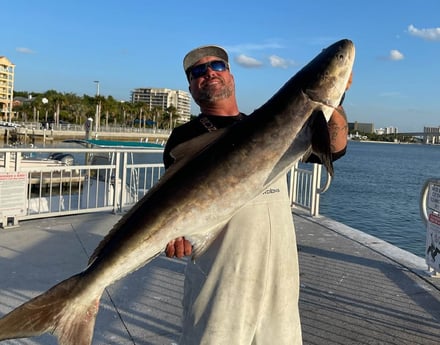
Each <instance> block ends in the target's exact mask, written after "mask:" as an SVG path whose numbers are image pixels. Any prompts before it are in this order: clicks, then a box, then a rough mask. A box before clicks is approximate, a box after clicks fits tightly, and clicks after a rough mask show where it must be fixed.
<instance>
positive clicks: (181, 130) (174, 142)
mask: <svg viewBox="0 0 440 345" xmlns="http://www.w3.org/2000/svg"><path fill="white" fill-rule="evenodd" d="M245 117H246V115H244V114H239V115H236V116H216V115H204V114H200V115H199V116H197V118H195V119H192V120H191V121H189V122H187V123H185V124H183V125H181V126H179V127H176V128H175V129H174V130H173V132H172V133H171V135H170V137H169V138H168V141H167V143H166V145H165V150H164V152H163V162H164V164H165V168H168V167H169V166H170V165H171V164H172V163H173V162H174V159H173V157H171V155H170V152H171V150H172V149H173V148H175V147H176V146H178V145H179V144H181V143H184V142H185V141H188V140H191V139H192V138H195V137H197V136H199V135H202V134H204V133H206V132H209V131H210V129H211V130H216V129H219V128H225V127H229V126H231V125H232V124H234V123H235V122H238V121H241V120H243V119H244V118H245ZM202 118H205V119H208V121H206V122H205V124H203V123H202V121H201V119H202Z"/></svg>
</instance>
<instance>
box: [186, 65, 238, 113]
mask: <svg viewBox="0 0 440 345" xmlns="http://www.w3.org/2000/svg"><path fill="white" fill-rule="evenodd" d="M216 60H219V58H217V57H215V56H207V57H204V58H202V59H200V60H199V61H197V63H196V64H195V65H194V66H197V65H200V64H203V63H206V62H209V61H216ZM189 78H190V83H189V90H190V92H191V95H192V96H193V98H194V100H195V101H196V103H197V104H199V105H200V104H208V103H215V102H217V101H219V100H223V99H227V98H229V97H231V96H233V95H234V88H235V84H234V77H233V76H232V74H231V73H230V72H229V69H226V70H224V71H214V70H213V69H212V68H210V67H208V68H207V71H206V73H205V74H204V75H202V76H201V77H198V78H194V77H193V76H192V75H191V74H190V76H189Z"/></svg>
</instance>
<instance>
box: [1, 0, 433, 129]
mask: <svg viewBox="0 0 440 345" xmlns="http://www.w3.org/2000/svg"><path fill="white" fill-rule="evenodd" d="M3 8H4V9H5V7H3ZM6 8H7V11H4V12H3V11H2V28H3V30H6V32H3V34H2V44H1V49H0V56H2V55H3V56H6V57H7V58H8V59H9V60H10V61H11V62H12V63H14V64H15V65H16V67H15V89H16V90H18V91H34V92H43V91H46V90H50V89H53V90H57V91H59V92H66V93H67V92H71V93H75V94H77V95H80V96H82V95H83V94H88V95H94V94H95V92H96V84H95V83H94V81H95V80H99V83H100V93H101V94H102V95H105V96H107V95H112V96H113V97H115V98H116V99H120V100H128V99H129V98H130V91H131V90H133V89H134V88H138V87H165V88H171V89H180V90H187V89H188V85H187V81H186V78H185V76H184V73H183V71H182V58H183V56H184V55H185V54H186V53H187V51H189V50H190V49H192V48H194V47H197V46H200V45H204V44H217V45H222V46H224V47H225V48H226V49H227V50H228V51H229V54H230V59H231V68H232V72H233V74H234V76H235V80H236V86H237V96H238V101H239V106H240V109H241V110H242V111H243V112H245V113H250V112H252V111H253V110H254V109H255V108H257V107H259V106H260V105H262V104H263V103H264V102H265V101H266V100H268V99H269V98H270V97H271V96H272V95H273V93H275V92H276V91H277V90H278V89H279V88H280V87H281V86H282V85H283V84H284V83H285V82H286V81H287V80H288V79H289V78H290V77H291V76H292V75H294V74H295V73H296V72H297V71H298V70H299V69H300V68H301V67H302V66H303V65H305V64H306V63H307V62H308V61H310V60H311V59H312V58H313V57H314V56H315V55H316V54H318V53H319V52H320V51H321V49H322V48H324V47H326V46H327V45H330V44H331V43H333V42H335V41H337V40H339V39H342V38H349V39H351V40H353V41H354V43H355V45H356V49H357V52H356V62H355V66H354V79H353V86H352V88H351V89H350V91H349V92H348V94H347V97H346V101H345V103H344V104H345V108H346V111H347V113H348V116H349V121H358V122H373V123H374V124H375V127H376V128H380V127H387V126H394V127H398V128H399V131H400V132H404V131H421V130H423V126H439V125H440V86H439V84H440V16H439V13H440V1H438V0H428V1H424V0H421V1H405V0H380V1H378V0H371V1H362V2H361V1H359V2H358V1H347V0H333V1H327V0H314V1H305V0H301V1H296V0H284V1H280V0H272V1H270V2H269V1H263V2H261V3H260V2H258V1H255V0H253V1H249V0H240V1H238V0H233V1H191V0H187V1H179V0H168V1H163V2H162V1H147V0H125V1H114V0H107V1H90V0H89V1H84V0H75V1H52V0H51V1H48V0H41V1H37V2H35V1H31V0H28V1H24V0H14V1H10V2H8V5H7V6H6ZM192 112H193V113H194V114H197V113H198V109H197V107H196V106H193V108H192Z"/></svg>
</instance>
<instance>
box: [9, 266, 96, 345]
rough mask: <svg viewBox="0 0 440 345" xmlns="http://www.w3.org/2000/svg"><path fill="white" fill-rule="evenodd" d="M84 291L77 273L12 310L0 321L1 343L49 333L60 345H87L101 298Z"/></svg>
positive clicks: (90, 339) (90, 340)
mask: <svg viewBox="0 0 440 345" xmlns="http://www.w3.org/2000/svg"><path fill="white" fill-rule="evenodd" d="M83 290H84V289H83V288H82V284H81V274H78V275H75V276H73V277H71V278H69V279H66V280H64V281H62V282H61V283H59V284H57V285H55V286H54V287H52V288H51V289H49V290H48V291H47V292H45V293H43V294H41V295H39V296H37V297H35V298H33V299H31V300H30V301H28V302H26V303H24V304H22V305H21V306H19V307H17V308H16V309H14V310H12V311H11V312H10V313H9V314H6V315H5V316H3V317H2V318H1V319H0V341H2V340H6V339H15V338H25V337H32V336H37V335H41V334H43V333H52V334H53V335H55V336H56V337H57V338H58V344H60V345H90V344H91V342H92V337H93V328H94V325H95V319H96V315H97V313H98V308H99V300H100V298H101V295H99V296H97V297H96V296H94V297H92V296H87V295H86V294H84V293H82V292H83ZM101 293H102V292H101Z"/></svg>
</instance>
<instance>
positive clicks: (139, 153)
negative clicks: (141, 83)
mask: <svg viewBox="0 0 440 345" xmlns="http://www.w3.org/2000/svg"><path fill="white" fill-rule="evenodd" d="M162 153H163V150H158V149H145V148H142V149H135V148H133V147H130V148H70V147H69V148H38V150H36V149H32V148H13V149H7V148H3V149H0V225H1V226H2V227H12V226H15V225H17V224H18V220H26V219H33V218H44V217H53V216H62V215H71V214H78V213H87V212H97V211H111V212H114V213H116V212H121V211H122V210H123V209H126V208H128V207H131V206H132V205H134V204H135V203H136V202H137V201H138V200H139V199H140V198H141V197H142V196H143V195H145V194H146V193H147V191H148V190H149V189H150V188H151V187H152V186H153V185H154V184H155V183H156V182H157V181H158V180H159V178H160V177H161V176H162V174H163V172H164V167H163V164H162ZM287 178H288V181H289V192H290V200H291V205H292V207H296V208H301V209H305V210H306V211H308V212H309V213H310V215H311V216H316V215H318V214H319V196H320V193H323V192H324V191H325V190H326V189H327V188H328V186H329V184H330V179H329V178H328V179H327V181H326V184H325V185H324V186H323V187H321V166H320V165H318V164H313V165H312V164H307V165H304V166H298V164H296V165H295V166H294V167H293V168H292V169H291V171H290V172H289V173H288V176H287ZM10 194H14V198H12V199H11V198H8V197H7V195H10Z"/></svg>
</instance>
